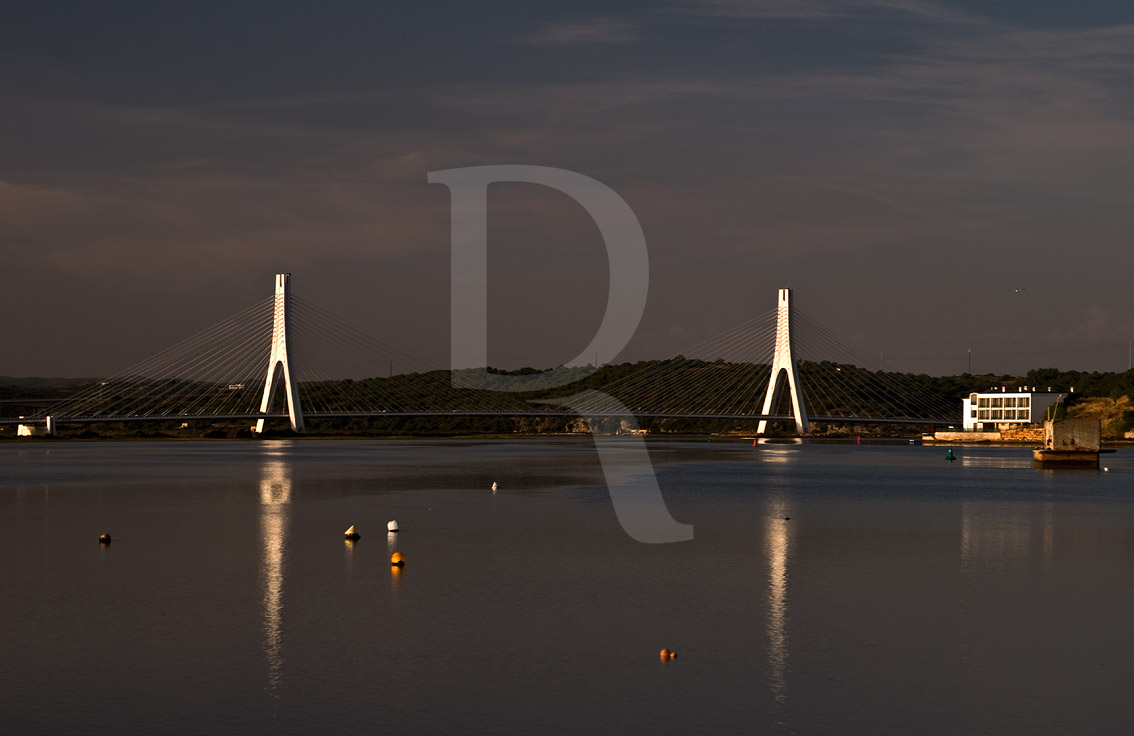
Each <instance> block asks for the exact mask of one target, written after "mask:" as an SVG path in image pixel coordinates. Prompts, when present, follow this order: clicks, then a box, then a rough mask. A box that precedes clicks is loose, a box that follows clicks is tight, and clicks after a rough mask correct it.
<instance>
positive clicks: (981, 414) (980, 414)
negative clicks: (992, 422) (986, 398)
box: [977, 409, 989, 419]
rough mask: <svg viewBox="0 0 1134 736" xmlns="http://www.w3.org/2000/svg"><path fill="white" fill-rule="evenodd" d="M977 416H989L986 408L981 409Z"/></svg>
mask: <svg viewBox="0 0 1134 736" xmlns="http://www.w3.org/2000/svg"><path fill="white" fill-rule="evenodd" d="M977 418H978V419H988V418H989V416H988V409H981V410H980V413H979V415H978V417H977Z"/></svg>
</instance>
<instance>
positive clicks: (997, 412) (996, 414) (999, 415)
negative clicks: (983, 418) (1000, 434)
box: [992, 409, 1004, 420]
mask: <svg viewBox="0 0 1134 736" xmlns="http://www.w3.org/2000/svg"><path fill="white" fill-rule="evenodd" d="M992 418H993V419H994V420H995V419H1003V418H1004V410H1003V409H993V410H992Z"/></svg>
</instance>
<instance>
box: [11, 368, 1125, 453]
mask: <svg viewBox="0 0 1134 736" xmlns="http://www.w3.org/2000/svg"><path fill="white" fill-rule="evenodd" d="M799 367H800V373H801V374H802V375H803V376H804V383H805V385H806V391H807V396H808V403H809V405H810V406H812V407H814V406H822V407H825V410H824V411H825V412H827V413H829V414H830V415H847V414H851V415H857V416H876V417H884V416H893V417H899V416H903V414H902V413H901V412H900V411H899V409H900V407H898V408H895V407H894V406H888V405H884V404H883V403H882V402H883V399H882V398H879V397H881V396H883V395H885V391H882V392H879V391H878V390H877V385H878V384H879V382H886V381H889V382H890V383H891V385H901V386H902V387H903V389H902V390H903V391H904V392H905V393H908V394H910V395H913V396H915V397H917V399H918V400H919V401H920V402H921V403H922V404H923V405H925V404H936V405H941V406H948V407H951V406H956V407H957V418H958V422H959V419H960V417H959V411H960V402H961V399H963V398H964V397H966V396H967V395H968V394H969V393H971V392H973V391H985V390H988V388H989V387H990V386H994V385H995V386H1006V387H1008V388H1009V389H1013V388H1018V387H1025V386H1027V387H1032V386H1034V387H1036V388H1037V389H1038V390H1040V391H1044V390H1046V389H1047V388H1048V387H1051V389H1052V390H1055V391H1069V389H1070V387H1072V386H1074V388H1075V392H1074V393H1068V394H1067V397H1066V399H1065V401H1064V406H1065V411H1067V412H1068V413H1069V414H1070V415H1071V416H1098V417H1099V418H1100V420H1101V421H1102V422H1103V427H1104V433H1105V434H1106V435H1107V436H1111V437H1115V436H1121V435H1122V433H1123V432H1125V431H1127V430H1129V429H1131V428H1134V404H1132V403H1131V399H1130V397H1131V396H1134V371H1126V372H1124V373H1099V372H1095V373H1084V372H1080V371H1059V370H1057V369H1054V368H1044V369H1035V370H1031V371H1029V372H1028V373H1027V374H1026V375H1024V376H994V375H980V376H974V375H969V374H963V375H960V376H940V377H938V376H929V375H924V374H921V375H915V374H900V373H880V372H876V371H869V370H865V369H862V368H858V367H856V366H853V365H845V364H835V363H829V362H826V361H824V362H821V363H807V362H803V363H801V364H800V366H799ZM768 370H769V369H768V366H760V365H752V364H741V363H729V362H726V361H722V360H717V361H701V360H690V359H686V358H684V357H682V356H678V357H676V358H671V359H667V360H660V361H643V362H637V363H619V364H613V365H605V366H602V367H601V368H599V369H598V370H593V369H591V368H587V367H583V368H572V369H566V368H559V369H556V371H554V372H545V371H540V370H537V369H534V368H522V369H519V370H514V371H502V370H496V369H491V368H490V369H488V372H487V373H488V375H487V378H486V379H485V380H487V387H488V388H490V389H491V388H495V389H499V388H502V387H503V386H504V385H505V381H508V382H514V381H515V380H516V379H517V378H519V379H521V380H523V381H525V385H524V386H523V388H525V389H526V390H525V391H523V392H499V391H493V392H491V398H492V402H493V408H494V409H498V410H502V411H504V412H505V413H506V411H507V410H508V409H515V410H516V411H517V412H530V411H532V410H533V409H535V410H537V411H538V410H540V409H541V408H547V409H549V411H548V413H547V414H545V415H540V414H535V415H526V416H511V417H510V416H503V415H499V416H497V415H492V416H462V415H459V414H453V415H449V414H446V413H440V414H438V415H432V416H372V417H340V418H328V419H309V420H308V429H307V434H308V435H309V436H329V437H338V436H378V437H394V436H456V435H466V436H467V435H474V436H475V435H486V436H495V435H514V434H525V435H528V434H565V433H585V432H588V431H589V429H588V425H587V424H586V423H585V422H583V421H582V420H580V419H578V418H577V417H574V416H571V415H568V414H563V413H559V411H558V410H557V409H556V408H554V407H550V406H548V405H547V404H541V403H539V400H553V399H561V398H564V397H568V396H572V395H576V394H579V393H581V392H584V391H587V390H591V389H593V390H597V391H603V392H604V393H610V394H611V395H613V396H615V397H617V398H618V399H619V400H620V401H622V402H623V403H625V404H626V406H628V407H629V408H630V410H631V411H632V412H633V411H635V410H639V409H641V408H642V407H649V408H650V409H651V410H652V411H654V412H656V413H670V414H680V413H682V411H680V409H679V407H680V402H681V401H683V399H682V398H681V397H682V396H710V397H712V399H713V401H714V402H715V403H714V406H715V409H714V413H718V414H745V413H754V412H755V411H757V410H758V409H759V407H760V404H761V403H762V400H763V394H764V391H765V387H766V385H767V384H766V381H767V374H768ZM471 373H472V372H470V375H469V376H467V377H466V378H468V379H470V380H471V379H472V375H471ZM477 373H478V375H479V376H481V378H482V379H483V378H484V372H477ZM563 377H567V378H570V379H573V380H572V381H571V382H570V383H569V384H567V385H555V384H556V383H557V382H558V381H559V380H561V379H562V378H563ZM461 378H462V376H461V374H460V373H458V375H457V379H458V382H459V381H460V379H461ZM871 382H873V385H874V387H875V388H874V389H871V388H870V386H871V385H872V384H871ZM479 383H480V384H481V385H484V382H483V380H482V381H480V382H479ZM678 383H679V384H680V387H681V390H680V392H677V391H675V390H674V385H675V384H678ZM97 385H98V384H97V382H85V384H84V385H75V384H69V383H68V382H65V381H55V382H53V383H50V384H49V383H48V382H45V381H42V380H37V381H36V382H32V383H29V382H28V381H26V380H25V381H21V382H20V383H16V382H14V381H13V382H10V383H9V384H8V385H0V414H2V415H3V416H6V417H15V416H20V415H31V414H35V413H37V412H40V411H42V410H43V409H44V405H43V400H45V399H56V400H62V399H66V398H68V397H72V396H77V395H80V394H81V393H83V392H84V391H88V393H89V389H90V388H91V387H92V386H97ZM152 385H153V386H156V387H160V386H162V385H164V384H163V383H162V382H154V383H153V384H152ZM509 385H513V386H514V385H515V384H514V383H509ZM113 388H114V387H113V386H108V387H107V389H106V392H105V393H106V396H105V397H104V398H105V400H106V401H108V402H109V401H112V400H114V401H117V400H119V399H120V398H121V397H118V396H117V395H115V394H114V390H113ZM303 391H304V396H305V407H306V408H307V409H308V411H312V412H335V411H342V412H347V411H351V410H357V405H356V404H354V403H353V402H356V401H357V400H358V397H359V396H365V397H368V400H369V402H370V405H373V406H382V407H384V408H386V410H387V411H389V412H390V413H391V414H393V413H396V412H398V411H414V410H421V409H426V410H433V411H438V412H445V411H446V409H447V407H452V406H470V405H476V401H478V400H479V401H482V402H483V401H484V397H485V395H486V392H484V391H477V390H474V389H464V388H458V389H454V388H453V387H452V377H451V376H450V374H449V373H448V372H446V371H433V372H430V373H422V374H409V375H399V376H393V377H391V378H369V379H364V380H360V381H351V380H344V381H325V382H319V383H305V384H304V385H303ZM678 393H680V394H681V395H680V396H677V395H675V394H678ZM782 393H783V394H785V395H782V396H781V399H780V401H781V404H780V407H778V408H777V410H776V411H777V413H788V411H787V407H786V402H787V397H786V392H782ZM100 395H101V394H100ZM872 397H874V398H872ZM37 400H38V401H37ZM851 401H854V402H856V403H855V404H854V405H851V404H850V403H849V402H851ZM24 402H27V403H24ZM282 402H283V392H282V391H280V392H279V394H278V395H277V409H276V410H277V411H278V410H280V409H282V408H283V406H282ZM904 415H905V416H910V415H917V414H915V413H914V412H912V411H910V412H908V413H906V414H904ZM599 421H602V422H603V424H602V425H601V426H600V430H601V431H604V432H616V431H618V430H620V429H625V427H621V426H620V425H619V423H618V420H615V419H610V420H599ZM250 423H251V422H249V421H248V420H224V421H189V422H184V423H183V422H181V421H176V420H167V421H153V422H149V421H147V422H119V423H111V422H108V423H91V424H73V425H68V424H66V423H62V424H61V425H60V427H59V433H60V436H62V437H73V438H92V439H93V438H119V439H123V438H147V439H149V438H185V437H196V438H236V437H251V436H252V433H251V431H250V428H249V425H250ZM756 425H757V420H749V419H716V418H697V417H694V418H683V417H641V418H640V419H639V426H640V427H641V428H642V429H645V430H648V431H649V432H650V433H652V434H752V433H754V432H755V431H756ZM922 429H923V428H922V427H918V426H911V425H908V424H892V425H883V424H873V425H867V424H865V423H863V424H856V425H851V424H847V423H844V422H831V423H825V422H815V423H814V426H813V427H812V433H813V434H817V435H820V436H822V435H848V434H849V435H909V434H912V433H918V432H920V431H921V430H922ZM789 430H790V428H784V431H789ZM269 433H270V434H272V435H276V436H282V435H286V434H289V432H288V431H287V429H286V422H281V421H278V420H274V421H270V422H269ZM14 435H15V427H14V426H8V427H5V428H4V430H3V431H2V432H0V437H13V436H14Z"/></svg>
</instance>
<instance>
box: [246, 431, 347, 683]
mask: <svg viewBox="0 0 1134 736" xmlns="http://www.w3.org/2000/svg"><path fill="white" fill-rule="evenodd" d="M282 455H283V453H281V452H279V451H268V452H267V453H266V455H265V458H264V462H263V465H262V466H261V469H260V538H261V539H262V540H263V545H264V548H263V552H262V554H261V558H260V588H261V590H262V591H263V602H262V607H263V619H264V655H265V657H266V658H267V660H268V690H269V691H270V692H271V693H272V694H273V695H275V696H276V697H279V687H280V684H281V682H282V681H283V663H284V659H283V585H284V557H285V555H286V552H287V527H288V522H289V521H290V518H291V466H290V465H289V464H288V463H287V462H285V461H284V460H282V459H281V457H282ZM348 548H349V544H348ZM347 554H348V555H349V552H348V553H347Z"/></svg>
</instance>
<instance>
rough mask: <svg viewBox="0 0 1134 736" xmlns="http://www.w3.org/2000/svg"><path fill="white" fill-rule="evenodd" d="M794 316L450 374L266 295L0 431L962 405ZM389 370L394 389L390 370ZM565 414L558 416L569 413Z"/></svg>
mask: <svg viewBox="0 0 1134 736" xmlns="http://www.w3.org/2000/svg"><path fill="white" fill-rule="evenodd" d="M872 360H873V357H872V356H868V355H867V354H866V353H865V352H864V351H862V350H861V349H859V348H857V347H855V346H853V345H851V344H850V343H849V342H848V341H846V340H843V339H841V338H840V337H838V336H837V335H836V334H835V333H834V332H832V331H831V330H829V329H827V328H824V327H823V326H822V325H820V324H819V323H818V322H816V321H815V320H813V319H811V318H809V317H807V316H805V315H803V314H801V313H799V312H797V311H796V310H795V308H794V306H793V304H792V301H791V292H790V290H788V289H781V290H780V292H779V297H778V302H777V305H776V308H775V309H774V310H772V311H770V312H768V313H765V314H763V315H760V316H757V317H755V318H753V319H750V320H748V321H746V322H744V323H742V324H740V325H737V326H735V327H733V328H731V329H729V330H727V331H726V332H724V333H722V334H720V335H718V336H716V337H714V338H711V339H709V340H706V341H704V342H702V343H700V344H698V345H695V346H692V347H690V348H689V349H688V350H686V351H684V352H683V353H682V354H681V355H679V356H676V357H674V358H670V359H666V360H657V361H646V362H642V363H638V364H633V365H630V364H621V365H608V366H602V367H599V368H596V367H594V366H579V367H560V368H557V369H554V370H552V371H543V372H532V371H527V372H520V373H521V374H520V375H517V374H516V373H511V374H509V373H507V372H499V371H493V370H491V369H476V370H450V369H448V368H445V367H440V366H436V365H430V364H429V361H427V360H425V359H422V358H420V357H419V356H415V355H413V354H411V353H409V352H407V351H404V350H401V349H398V348H397V347H395V346H392V345H390V344H387V343H385V342H383V341H382V340H380V339H378V338H375V337H373V336H371V335H369V334H367V333H366V332H365V331H364V330H362V329H359V328H357V327H355V326H353V325H351V324H349V323H348V322H345V321H343V320H341V319H339V318H337V317H336V316H334V315H332V314H330V313H329V312H327V311H325V310H323V309H321V308H319V307H318V306H316V305H315V304H313V303H311V302H309V301H307V300H305V299H302V298H300V297H298V296H296V295H294V294H293V293H292V292H291V288H290V274H277V276H276V290H275V293H274V294H273V295H272V296H271V297H269V298H267V299H265V300H262V301H260V302H258V303H256V304H253V305H252V306H250V307H248V308H247V309H245V310H244V311H242V312H240V313H238V314H235V315H233V316H231V317H229V318H228V319H226V320H223V321H222V322H220V323H218V324H216V325H213V326H212V327H210V328H208V329H206V330H204V331H202V332H200V333H198V334H196V335H193V336H191V337H189V338H188V339H186V340H183V341H182V342H180V343H177V344H176V345H173V346H171V347H169V348H167V349H165V350H163V351H161V352H159V353H157V354H155V355H153V356H152V357H150V358H148V359H147V360H144V361H142V362H141V363H138V364H137V365H135V366H132V367H130V368H128V369H126V370H124V371H122V372H120V373H118V374H116V375H114V376H111V377H110V378H107V379H106V380H104V381H100V382H98V383H97V385H92V386H89V387H87V388H86V389H84V390H82V391H80V392H79V393H77V394H76V395H75V396H72V397H70V398H68V399H66V400H62V401H59V402H58V403H55V404H53V405H51V406H49V407H46V408H44V409H42V410H40V411H39V412H38V413H37V414H35V415H34V416H33V417H27V418H23V419H19V420H16V419H5V420H0V421H2V422H3V423H17V422H19V423H22V424H29V423H40V424H43V425H46V428H47V430H48V432H50V433H53V432H54V427H55V426H56V425H57V424H60V423H91V422H139V421H185V422H188V421H227V420H232V421H235V420H247V421H254V422H255V423H256V426H255V430H256V431H257V432H261V431H263V430H264V429H265V422H267V421H271V420H287V422H288V423H289V426H290V427H291V429H293V430H294V431H297V432H302V431H304V429H305V427H306V425H307V423H308V422H309V421H318V420H333V419H345V418H355V417H371V418H373V417H406V416H423V417H428V416H507V417H524V416H556V415H559V416H563V415H570V416H581V417H585V418H588V419H603V418H610V419H618V418H626V417H636V418H638V419H644V418H651V419H729V420H743V421H751V422H758V427H757V432H759V433H761V434H763V433H764V432H765V431H766V430H767V425H768V423H769V422H776V421H780V422H787V423H788V424H789V425H794V429H795V431H796V432H799V433H806V432H807V431H808V430H809V428H810V427H811V425H812V424H813V423H815V422H826V423H832V422H853V423H872V424H878V423H884V424H919V425H940V424H952V423H956V422H957V421H958V411H959V406H958V402H957V401H955V400H953V399H950V398H948V397H943V396H940V395H936V394H935V393H934V391H933V390H932V389H931V388H930V387H929V385H928V382H927V381H922V380H920V379H921V378H925V377H918V376H911V375H908V374H903V373H895V372H887V371H885V370H883V368H882V366H881V365H879V366H878V367H877V369H874V370H872V369H870V368H869V367H867V365H868V363H870V362H872ZM395 365H396V366H397V367H398V372H397V373H395V372H394V370H393V368H394V366H395ZM568 399H569V400H568Z"/></svg>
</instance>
